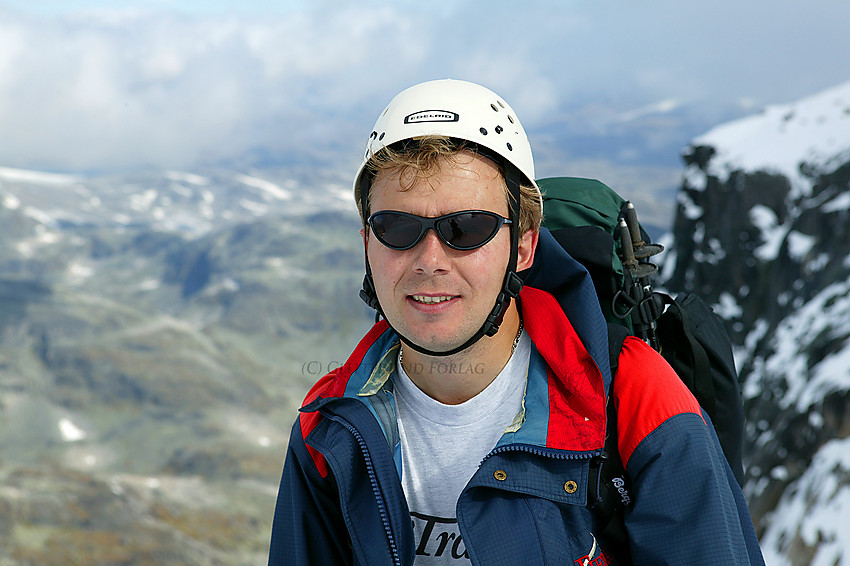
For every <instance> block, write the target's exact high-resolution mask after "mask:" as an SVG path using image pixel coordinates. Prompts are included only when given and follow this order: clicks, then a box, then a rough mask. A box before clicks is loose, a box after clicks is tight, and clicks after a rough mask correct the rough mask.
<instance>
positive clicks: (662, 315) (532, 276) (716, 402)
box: [523, 177, 744, 563]
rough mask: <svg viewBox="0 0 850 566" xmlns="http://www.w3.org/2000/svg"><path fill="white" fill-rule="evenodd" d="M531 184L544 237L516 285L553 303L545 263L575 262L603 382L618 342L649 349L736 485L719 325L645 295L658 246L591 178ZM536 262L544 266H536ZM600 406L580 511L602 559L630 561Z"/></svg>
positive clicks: (732, 374)
mask: <svg viewBox="0 0 850 566" xmlns="http://www.w3.org/2000/svg"><path fill="white" fill-rule="evenodd" d="M538 185H539V186H540V188H541V190H542V191H543V195H544V196H543V210H544V223H543V227H544V229H548V232H549V233H550V234H551V236H552V238H549V237H548V236H547V237H545V238H543V237H541V238H540V243H539V244H538V250H537V256H536V257H535V265H533V266H532V268H531V269H530V270H529V271H528V272H526V273H525V274H523V275H524V277H525V283H526V284H528V285H531V286H533V287H537V288H540V289H543V290H545V291H549V292H551V293H552V294H554V295H555V297H556V298H558V295H559V293H558V291H559V289H558V288H557V286H554V285H552V284H551V281H550V280H549V277H548V273H550V272H551V269H550V268H549V267H547V266H546V263H547V261H548V262H549V263H550V265H551V262H553V261H557V257H558V255H559V254H563V252H564V251H566V252H567V253H568V254H569V255H570V256H572V257H573V258H574V259H575V260H577V261H578V262H580V263H581V264H582V265H583V266H584V267H585V269H587V271H588V273H589V274H590V277H591V278H592V281H593V287H594V288H595V290H596V295H597V298H598V300H599V306H600V308H601V309H602V313H603V315H604V316H605V319H606V320H607V322H608V353H609V358H610V364H611V376H612V378H613V379H617V365H618V360H619V354H620V350H621V349H622V346H623V341H624V340H625V339H626V337H627V336H629V335H635V336H638V337H640V338H642V339H643V340H645V341H646V342H647V343H649V344H650V345H651V346H652V347H653V348H655V349H656V350H658V351H659V352H660V353H661V355H662V356H663V357H664V358H665V359H666V360H667V362H668V363H669V364H670V365H671V366H672V367H673V369H674V370H675V371H676V373H677V375H678V376H679V377H680V378H681V379H682V381H683V382H684V383H685V384H686V385H687V387H688V389H690V391H691V392H692V393H693V394H694V396H695V397H696V399H697V401H698V402H699V404H700V406H701V407H702V408H703V410H705V412H706V413H707V414H708V416H709V417H710V419H711V422H712V423H713V425H714V428H715V431H716V433H717V436H718V438H719V440H720V444H721V447H722V448H723V453H724V455H725V456H726V459H727V461H728V462H729V465H730V467H731V469H732V471H733V473H734V475H735V478H736V479H737V480H738V483H739V484H741V483H742V482H743V465H742V447H743V425H744V413H743V403H742V400H741V393H740V385H739V382H738V374H737V372H736V370H735V363H734V358H733V355H732V344H731V340H730V339H729V335H728V333H727V332H726V329H725V327H724V326H723V322H722V320H721V319H720V318H719V317H718V316H717V315H716V314H715V313H714V312H713V311H712V310H711V308H710V307H709V306H708V305H706V304H705V303H704V302H703V301H702V300H701V299H700V298H699V297H698V296H696V295H693V294H680V295H678V296H677V297H676V298H675V299H674V298H672V297H670V296H669V295H666V294H663V293H660V292H657V291H654V290H653V289H652V286H651V277H652V275H653V274H654V273H655V271H656V270H657V268H656V267H655V266H654V265H653V264H651V263H650V262H649V258H650V257H651V256H653V255H656V254H657V253H659V252H661V251H662V250H663V247H662V246H660V245H658V244H653V243H651V242H650V239H649V237H648V235H647V234H646V232H645V230H644V229H643V228H642V227H641V226H640V223H639V222H638V219H637V214H636V212H635V209H634V206H633V205H632V203H630V202H629V201H626V200H625V199H623V198H622V197H621V196H620V195H618V194H617V193H616V192H614V191H613V190H612V189H611V188H610V187H608V186H607V185H605V184H604V183H602V182H600V181H597V180H593V179H581V178H575V177H556V178H550V179H541V180H539V181H538ZM544 231H545V230H544ZM557 248H561V249H557ZM541 256H542V257H543V259H544V261H542V262H540V263H541V264H542V265H537V264H538V258H541ZM562 306H564V305H563V303H562ZM620 379H626V377H625V376H621V377H620ZM608 405H609V406H608V423H609V424H608V430H607V431H606V441H605V448H604V451H603V454H602V455H601V456H600V457H599V458H597V459H595V461H594V465H593V466H592V467H591V478H590V479H589V481H590V486H591V488H595V487H596V486H598V490H597V491H596V492H595V493H594V492H591V494H590V495H589V498H588V505H589V507H591V509H592V510H593V512H594V513H595V514H596V517H597V521H598V524H599V525H600V527H599V529H598V534H599V535H600V537H601V538H602V539H603V540H604V541H606V542H607V543H608V544H606V545H605V546H606V548H608V549H611V550H612V551H613V552H608V553H609V554H611V555H612V556H615V555H619V558H620V559H621V560H622V561H623V563H630V557H629V554H628V539H627V534H626V531H625V525H624V522H623V515H624V512H625V509H626V508H627V507H628V505H629V504H630V503H631V493H630V488H631V482H630V480H629V477H628V474H627V473H626V471H625V469H624V466H623V464H622V461H621V459H620V457H619V452H618V450H617V432H616V422H617V419H616V415H615V413H614V408H613V403H609V404H608ZM606 552H607V551H606Z"/></svg>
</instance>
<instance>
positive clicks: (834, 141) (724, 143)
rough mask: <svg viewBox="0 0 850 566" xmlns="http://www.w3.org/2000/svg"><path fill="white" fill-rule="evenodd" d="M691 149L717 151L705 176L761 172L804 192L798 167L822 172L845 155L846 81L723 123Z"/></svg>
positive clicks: (849, 145) (849, 136) (848, 132)
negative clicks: (787, 102) (787, 181)
mask: <svg viewBox="0 0 850 566" xmlns="http://www.w3.org/2000/svg"><path fill="white" fill-rule="evenodd" d="M692 145H708V146H712V147H714V148H715V149H716V150H717V153H716V154H715V155H714V157H713V158H712V160H711V161H710V162H709V168H710V171H709V173H710V174H711V175H714V176H716V177H718V179H720V180H721V181H724V182H725V181H726V180H727V179H728V176H729V174H730V173H731V172H733V171H751V172H752V171H765V172H772V173H776V174H780V175H783V176H785V177H786V178H787V179H788V180H789V181H790V182H791V185H792V187H793V188H794V189H795V190H796V191H797V192H803V193H807V192H808V190H809V189H810V188H811V181H810V180H809V179H808V178H807V177H806V176H805V174H804V173H802V172H801V171H800V165H801V163H805V164H806V165H807V167H808V168H810V169H813V170H815V171H822V170H825V169H827V168H828V167H830V166H832V165H835V156H837V155H843V154H846V153H847V152H848V151H850V82H847V83H844V84H842V85H839V86H837V87H834V88H831V89H828V90H825V91H823V92H821V93H818V94H815V95H813V96H810V97H807V98H804V99H802V100H800V101H798V102H795V103H793V104H784V105H775V106H769V107H767V108H766V109H765V110H764V111H763V112H761V113H760V114H757V115H753V116H748V117H746V118H742V119H740V120H736V121H733V122H729V123H727V124H723V125H721V126H718V127H716V128H714V129H712V130H710V131H708V132H707V133H705V134H704V135H702V136H699V137H697V138H696V139H694V141H693V142H692Z"/></svg>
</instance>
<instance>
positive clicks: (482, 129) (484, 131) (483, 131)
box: [478, 128, 487, 136]
mask: <svg viewBox="0 0 850 566" xmlns="http://www.w3.org/2000/svg"><path fill="white" fill-rule="evenodd" d="M478 131H479V132H481V135H482V136H486V135H487V128H478Z"/></svg>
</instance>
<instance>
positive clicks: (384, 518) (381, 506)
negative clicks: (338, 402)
mask: <svg viewBox="0 0 850 566" xmlns="http://www.w3.org/2000/svg"><path fill="white" fill-rule="evenodd" d="M333 420H335V421H337V422H338V423H340V424H342V425H343V426H344V427H345V428H346V429H348V431H349V432H350V433H351V434H352V436H354V439H355V440H356V441H357V444H358V445H359V446H360V451H361V452H362V453H363V458H364V460H365V461H366V472H367V474H368V475H369V483H371V484H372V494H373V495H374V496H375V501H376V502H377V503H378V512H379V513H380V515H381V522H382V523H383V525H384V533H385V534H386V535H387V542H389V545H390V551H391V552H392V555H393V564H395V565H397V566H401V557H400V556H399V553H398V546H397V545H396V542H395V537H394V536H393V532H392V529H391V528H390V519H389V513H387V506H386V504H385V503H384V498H383V497H382V496H381V489H380V487H379V486H378V476H377V474H375V468H374V466H373V465H372V457H371V456H370V455H369V451H368V450H367V449H366V441H365V440H364V439H363V436H362V435H361V434H360V431H358V430H357V429H356V428H354V426H353V425H351V424H350V423H349V422H347V421H346V420H344V419H340V418H333Z"/></svg>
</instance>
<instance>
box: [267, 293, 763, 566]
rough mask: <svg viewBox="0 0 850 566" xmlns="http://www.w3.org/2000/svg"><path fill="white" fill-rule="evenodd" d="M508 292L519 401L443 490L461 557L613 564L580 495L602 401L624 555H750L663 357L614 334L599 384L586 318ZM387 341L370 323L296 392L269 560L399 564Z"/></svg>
mask: <svg viewBox="0 0 850 566" xmlns="http://www.w3.org/2000/svg"><path fill="white" fill-rule="evenodd" d="M520 304H521V307H522V313H523V321H524V324H525V328H526V330H527V331H528V333H529V335H530V337H531V339H532V341H533V343H534V346H535V347H534V349H533V352H532V356H531V361H530V366H529V375H528V385H527V391H526V396H525V414H524V415H523V419H522V423H521V425H520V426H518V427H516V428H515V430H512V431H511V432H506V433H505V434H504V435H503V436H502V438H501V440H500V441H499V442H498V444H497V446H496V447H495V448H494V449H493V451H492V452H491V453H490V454H489V455H488V456H487V457H486V458H485V460H484V461H483V462H482V464H481V466H480V468H479V470H478V471H477V472H476V473H475V475H474V476H473V477H472V479H471V480H470V482H469V483H468V484H467V486H466V488H465V489H464V491H463V492H462V494H461V496H460V499H459V501H458V505H457V520H458V523H459V527H460V532H461V536H462V543H463V546H465V549H466V552H467V553H468V555H469V557H470V558H471V561H472V563H473V564H480V565H486V566H492V565H500V564H504V565H515V564H524V565H537V564H567V565H571V564H583V563H585V560H587V564H590V565H595V566H601V565H605V564H613V563H614V562H613V561H611V559H609V558H608V556H607V555H605V554H604V553H603V551H604V549H603V548H600V545H601V544H602V543H601V542H600V541H597V539H596V537H595V535H594V533H595V532H598V531H597V529H598V525H596V524H595V523H596V521H595V517H594V515H593V513H592V512H591V511H590V510H589V509H588V507H587V504H588V494H589V492H591V486H589V477H590V475H591V474H590V467H591V459H592V458H593V456H595V455H598V454H599V453H600V452H601V450H602V447H603V444H604V435H605V429H606V423H605V420H606V410H605V406H606V403H607V402H609V400H610V401H611V402H613V403H615V407H616V409H617V420H618V430H619V431H620V436H619V439H618V444H619V448H620V453H621V457H622V460H623V462H624V464H625V465H626V469H627V471H628V473H629V475H630V476H631V479H632V482H633V504H632V505H631V507H630V509H629V510H628V511H627V514H626V527H627V530H628V533H629V540H630V547H631V553H632V557H633V560H634V563H635V564H652V565H660V564H682V565H689V566H693V565H700V564H705V565H709V564H711V565H716V564H737V565H740V564H764V562H763V559H762V556H761V552H760V550H759V547H758V541H757V539H756V536H755V532H754V529H753V525H752V522H751V520H750V517H749V512H748V510H747V506H746V503H745V501H744V499H743V496H742V494H741V490H740V488H739V487H738V484H737V482H736V481H735V479H734V477H733V475H732V472H731V470H730V469H729V466H728V464H727V463H726V460H725V459H724V457H723V454H722V451H721V449H720V446H719V443H718V441H717V438H716V436H715V435H714V431H713V427H712V426H711V424H710V422H708V421H707V417H706V416H705V415H704V413H703V412H702V411H701V410H700V408H699V405H698V404H697V402H696V400H695V399H694V398H693V396H692V395H691V394H690V392H689V391H688V390H687V388H686V387H685V386H684V385H683V384H682V382H681V381H680V380H679V378H678V377H677V376H676V375H675V373H674V372H673V371H672V369H671V368H670V367H669V366H668V365H667V363H666V362H665V361H664V360H663V358H661V357H660V356H659V355H658V354H657V353H656V352H655V351H654V350H652V349H651V348H649V347H648V346H646V345H645V344H644V343H643V342H642V341H640V340H638V339H635V338H629V339H627V340H626V343H625V344H624V347H623V351H622V354H621V356H620V363H619V370H618V371H619V373H618V378H617V379H616V380H614V383H615V385H614V388H613V391H610V392H609V391H608V388H609V385H610V383H611V379H610V375H609V374H610V371H608V367H609V364H608V363H607V355H608V354H607V339H606V338H604V336H598V331H597V330H598V327H599V325H595V324H590V325H586V324H584V322H581V323H580V324H578V325H576V327H575V328H574V326H573V325H572V324H571V323H570V320H568V319H567V317H566V316H565V315H564V312H563V310H562V309H561V307H560V306H559V305H558V303H557V302H556V301H555V299H554V297H552V295H549V294H548V293H546V292H543V291H539V290H537V289H534V288H529V287H526V288H524V289H523V291H522V293H521V295H520ZM603 323H604V321H603ZM579 327H583V330H581V332H582V333H583V334H584V336H583V337H582V338H583V339H584V340H582V338H580V337H579V333H578V332H577V329H578V328H579ZM588 328H589V330H588ZM594 329H595V330H594ZM594 335H595V336H594ZM397 344H398V337H397V336H396V335H395V334H394V333H393V332H392V331H391V330H390V329H388V327H387V325H386V323H384V322H381V323H378V324H376V325H375V326H374V327H373V328H372V330H371V331H370V332H369V333H368V334H367V335H366V336H365V337H364V338H363V340H362V341H361V342H360V344H359V345H358V346H357V348H356V349H355V351H354V353H353V354H352V356H351V357H350V358H349V360H348V361H347V362H346V364H345V365H344V366H342V367H341V368H339V369H337V370H336V371H334V372H332V373H330V374H328V375H327V376H325V377H324V378H322V379H321V380H320V381H319V382H318V383H317V384H316V386H314V388H313V389H312V390H311V391H310V393H309V394H308V396H307V398H306V400H305V404H304V406H303V408H302V409H301V414H300V415H299V418H298V419H297V420H296V422H295V425H294V426H293V429H292V434H291V437H290V443H289V449H288V452H287V455H286V461H285V464H284V470H283V477H282V480H281V485H280V491H279V494H278V500H277V507H276V510H275V517H274V524H273V528H272V538H271V548H270V557H269V564H270V565H281V564H362V565H368V566H380V565H384V564H387V565H409V564H412V563H413V559H414V556H415V553H416V551H417V548H415V542H414V537H413V529H412V526H411V518H410V514H409V510H408V507H407V502H406V501H405V497H404V493H403V491H402V486H401V481H400V479H399V474H400V472H399V470H400V467H399V465H398V462H399V457H400V456H399V453H398V452H399V451H398V431H397V427H396V420H395V409H394V402H393V393H392V383H393V374H394V371H395V347H396V346H397ZM585 344H589V346H586V345H585ZM623 376H627V377H628V378H627V379H623V378H622V377H623ZM609 393H610V395H609ZM448 546H449V547H453V546H452V544H449V545H448ZM453 548H455V549H457V548H458V547H457V546H456V545H455V546H454V547H453ZM461 548H462V547H461ZM420 550H421V551H427V550H424V549H420ZM446 551H448V550H446Z"/></svg>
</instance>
